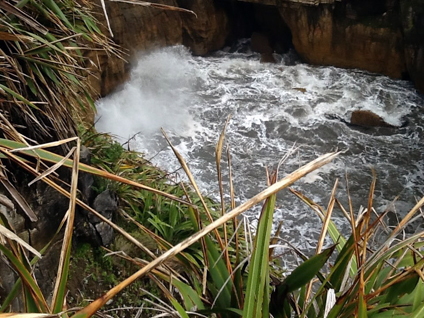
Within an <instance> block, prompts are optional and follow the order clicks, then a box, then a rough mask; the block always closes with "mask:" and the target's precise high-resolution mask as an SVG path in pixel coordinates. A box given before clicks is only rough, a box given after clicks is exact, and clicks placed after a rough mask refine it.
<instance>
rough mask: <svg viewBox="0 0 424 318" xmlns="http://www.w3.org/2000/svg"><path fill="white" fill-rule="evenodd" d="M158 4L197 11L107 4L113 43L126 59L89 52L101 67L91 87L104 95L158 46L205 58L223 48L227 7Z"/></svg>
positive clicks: (191, 1)
mask: <svg viewBox="0 0 424 318" xmlns="http://www.w3.org/2000/svg"><path fill="white" fill-rule="evenodd" d="M97 2H98V3H99V6H98V12H97V16H98V18H99V21H100V22H101V23H102V32H104V34H110V33H109V31H108V29H107V27H106V19H105V17H104V14H103V11H102V9H101V6H100V1H97ZM154 2H155V3H159V4H166V5H170V6H175V7H182V8H186V9H189V10H192V11H194V12H196V14H197V17H195V16H194V15H192V14H189V13H183V12H177V11H169V10H162V9H158V8H153V7H146V6H140V5H134V4H128V3H120V2H110V1H105V3H106V9H107V13H108V17H109V20H110V24H111V29H112V32H113V35H114V36H113V40H114V42H115V43H116V44H118V45H120V46H121V47H122V48H123V50H124V51H125V52H126V53H127V55H126V56H124V58H125V60H126V61H125V60H123V59H119V58H117V57H115V56H107V55H106V54H105V53H104V52H90V54H89V57H90V58H91V59H92V60H93V61H94V62H97V64H99V66H100V69H99V70H94V69H93V71H94V74H93V76H92V77H91V78H90V84H91V86H92V87H93V89H94V91H96V92H98V93H100V95H101V96H105V95H107V94H109V93H111V92H112V91H113V90H114V89H116V88H117V87H118V86H119V85H120V84H122V83H124V82H125V80H126V79H127V78H128V75H129V69H130V67H131V63H132V62H134V61H135V60H136V58H137V56H138V54H139V52H142V51H148V50H151V49H154V48H158V47H165V46H171V45H177V44H184V45H186V46H187V47H189V48H190V49H191V50H192V52H193V53H194V54H197V55H204V54H207V53H209V52H211V51H214V50H218V49H220V48H222V47H223V46H224V44H225V40H226V38H227V36H228V33H229V26H228V17H227V13H226V11H225V10H224V8H222V7H220V6H219V5H217V4H215V3H214V2H213V1H202V0H156V1H154Z"/></svg>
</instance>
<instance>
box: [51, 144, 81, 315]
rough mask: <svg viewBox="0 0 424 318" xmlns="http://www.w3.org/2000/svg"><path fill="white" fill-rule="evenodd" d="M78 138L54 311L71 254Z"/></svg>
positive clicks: (58, 306) (60, 303)
mask: <svg viewBox="0 0 424 318" xmlns="http://www.w3.org/2000/svg"><path fill="white" fill-rule="evenodd" d="M80 146H81V145H80V140H79V138H78V139H77V147H76V150H75V154H74V166H73V168H72V179H71V180H72V181H71V196H70V199H69V209H68V211H69V213H68V220H67V224H66V228H65V235H64V238H63V243H62V249H61V253H60V260H59V268H58V270H57V276H56V283H55V287H54V290H53V300H52V309H53V312H54V313H57V312H60V311H62V306H63V299H64V297H65V287H66V282H67V279H68V270H69V261H70V255H71V241H72V233H73V230H74V220H75V205H76V199H77V191H78V189H77V186H78V163H79V158H80Z"/></svg>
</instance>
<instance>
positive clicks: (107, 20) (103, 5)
mask: <svg viewBox="0 0 424 318" xmlns="http://www.w3.org/2000/svg"><path fill="white" fill-rule="evenodd" d="M100 2H101V3H102V9H103V13H104V15H105V18H106V24H107V28H108V30H109V33H110V36H111V37H112V38H113V32H112V28H111V27H110V22H109V16H108V14H107V11H106V5H105V0H101V1H100Z"/></svg>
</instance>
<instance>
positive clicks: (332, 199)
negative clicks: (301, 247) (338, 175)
mask: <svg viewBox="0 0 424 318" xmlns="http://www.w3.org/2000/svg"><path fill="white" fill-rule="evenodd" d="M338 184H339V179H337V180H336V182H335V183H334V187H333V190H332V191H331V197H330V202H329V203H328V207H327V213H325V218H324V221H323V224H322V228H321V234H320V236H319V239H318V244H317V248H316V252H315V254H316V255H318V254H319V253H321V250H322V247H323V245H324V240H325V236H326V235H327V232H328V226H329V224H330V220H331V215H332V213H333V210H334V204H335V202H336V190H337V185H338ZM311 292H312V281H311V282H309V283H308V286H307V291H306V296H305V300H306V301H305V303H304V308H303V309H304V311H305V308H306V306H307V303H308V302H307V300H308V299H309V296H310V295H311Z"/></svg>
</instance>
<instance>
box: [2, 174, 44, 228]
mask: <svg viewBox="0 0 424 318" xmlns="http://www.w3.org/2000/svg"><path fill="white" fill-rule="evenodd" d="M0 182H1V184H2V185H3V186H4V187H5V189H6V190H7V191H8V192H9V194H10V195H11V196H12V197H13V199H14V200H15V201H16V202H17V203H18V205H19V206H20V207H21V209H22V211H24V212H25V214H26V215H27V216H28V218H29V219H30V220H31V222H36V221H37V220H38V218H37V216H36V215H35V213H34V211H33V210H32V209H31V207H30V206H29V204H28V202H26V200H25V199H24V197H23V196H22V195H21V194H20V193H19V191H18V190H16V189H15V187H14V186H13V184H11V183H10V181H9V180H8V179H7V178H6V176H5V175H4V174H3V172H2V171H1V170H0Z"/></svg>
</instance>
